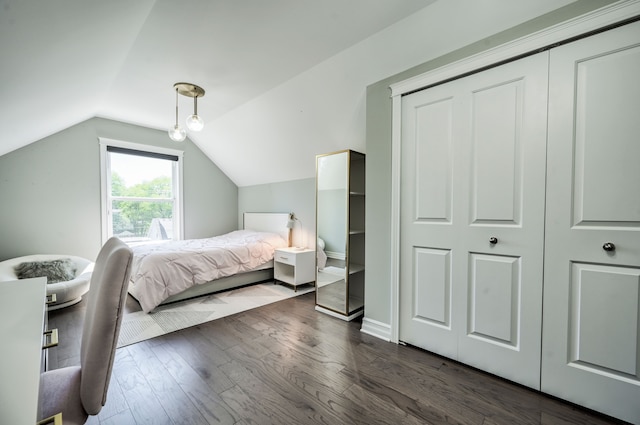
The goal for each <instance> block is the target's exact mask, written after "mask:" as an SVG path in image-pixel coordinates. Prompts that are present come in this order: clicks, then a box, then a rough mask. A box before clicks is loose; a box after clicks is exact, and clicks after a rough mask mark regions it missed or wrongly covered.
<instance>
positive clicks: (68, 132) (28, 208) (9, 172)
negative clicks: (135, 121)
mask: <svg viewBox="0 0 640 425" xmlns="http://www.w3.org/2000/svg"><path fill="white" fill-rule="evenodd" d="M98 137H105V138H110V139H116V140H124V141H128V142H133V143H140V144H148V145H154V146H160V147H165V148H172V149H180V150H183V151H184V158H183V164H184V174H183V177H184V193H183V196H184V237H185V238H198V237H208V236H212V235H216V234H221V233H225V232H229V231H231V230H235V229H236V228H237V227H236V225H237V219H236V217H237V202H238V188H237V187H236V185H235V184H233V182H231V180H229V178H228V177H227V176H226V175H224V174H223V173H222V172H221V171H220V170H219V169H218V167H216V166H215V165H214V164H213V163H212V162H211V161H210V160H209V159H208V158H207V157H206V156H205V155H204V154H203V153H202V151H200V149H198V148H197V147H196V146H195V145H194V144H193V143H191V142H190V141H189V140H188V139H187V140H186V141H185V142H184V143H182V144H180V145H179V146H178V145H176V144H175V143H173V142H172V141H171V140H169V138H168V137H167V133H166V132H165V131H159V130H152V129H148V128H144V127H139V126H134V125H130V124H124V123H120V122H117V121H111V120H106V119H102V118H92V119H90V120H87V121H85V122H82V123H80V124H78V125H75V126H72V127H69V128H68V129H65V130H63V131H61V132H59V133H56V134H53V135H51V136H49V137H46V138H44V139H42V140H39V141H37V142H35V143H32V144H30V145H27V146H25V147H23V148H20V149H17V150H15V151H12V152H9V153H8V154H6V155H2V156H0V200H1V201H0V205H1V206H0V261H1V260H5V259H8V258H13V257H17V256H21V255H27V254H68V255H79V256H81V257H86V258H89V259H93V258H95V256H96V255H97V253H98V251H99V249H100V247H101V246H102V242H103V241H102V240H101V217H102V213H101V206H100V154H99V144H98Z"/></svg>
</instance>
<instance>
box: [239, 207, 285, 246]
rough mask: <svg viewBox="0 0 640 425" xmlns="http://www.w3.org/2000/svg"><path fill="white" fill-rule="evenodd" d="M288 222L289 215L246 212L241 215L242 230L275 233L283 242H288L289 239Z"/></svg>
mask: <svg viewBox="0 0 640 425" xmlns="http://www.w3.org/2000/svg"><path fill="white" fill-rule="evenodd" d="M288 221H289V213H254V212H246V213H244V214H243V224H244V225H243V228H244V229H248V230H255V231H258V232H271V233H277V234H279V235H280V236H282V237H283V238H284V239H285V240H288V237H289V229H288V228H287V222H288Z"/></svg>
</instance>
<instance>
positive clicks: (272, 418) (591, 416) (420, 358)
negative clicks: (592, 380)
mask: <svg viewBox="0 0 640 425" xmlns="http://www.w3.org/2000/svg"><path fill="white" fill-rule="evenodd" d="M84 308H85V307H84V301H83V302H81V303H80V304H77V305H75V306H73V307H69V308H67V309H63V310H59V311H55V312H50V314H49V324H50V327H57V328H58V329H59V330H60V345H59V346H58V347H56V348H55V349H52V350H51V352H50V353H49V359H50V365H51V367H52V368H55V367H63V366H67V365H72V364H79V349H80V347H79V340H80V333H81V327H82V319H83V316H84ZM137 308H138V307H137V303H136V302H135V301H134V300H133V299H131V298H130V299H129V301H128V306H127V309H128V310H129V311H133V310H136V309H137ZM360 328H361V323H360V322H358V321H354V322H350V323H347V322H343V321H341V320H339V319H335V318H333V317H330V316H327V315H325V314H322V313H318V312H316V311H315V310H314V294H313V293H310V294H306V295H301V296H298V297H295V298H292V299H288V300H284V301H280V302H277V303H274V304H270V305H267V306H264V307H260V308H257V309H254V310H249V311H246V312H243V313H239V314H236V315H233V316H230V317H227V318H224V319H219V320H215V321H212V322H208V323H205V324H203V325H199V326H195V327H193V328H188V329H185V330H182V331H178V332H174V333H171V334H168V335H164V336H161V337H157V338H154V339H151V340H148V341H143V342H140V343H137V344H134V345H130V346H127V347H123V348H120V349H118V350H117V354H116V361H115V365H114V369H113V375H112V380H111V384H110V387H109V395H108V399H107V404H106V405H105V407H104V408H103V410H102V412H101V413H100V414H99V415H98V416H96V417H91V418H90V420H89V422H88V423H89V424H105V425H106V424H109V425H111V424H113V425H116V424H117V425H127V424H154V425H158V424H238V425H241V424H242V425H245V424H260V425H263V424H366V425H370V424H394V425H395V424H444V423H446V424H456V423H460V424H484V425H491V424H613V423H619V422H616V421H614V420H613V419H610V418H607V417H604V416H601V415H599V414H597V413H594V412H591V411H588V410H585V409H582V408H580V407H577V406H574V405H571V404H568V403H565V402H562V401H560V400H557V399H554V398H551V397H547V396H545V395H543V394H541V393H538V392H535V391H531V390H529V389H526V388H523V387H521V386H518V385H514V384H511V383H509V382H507V381H504V380H502V379H499V378H496V377H493V376H491V375H488V374H485V373H483V372H480V371H477V370H475V369H472V368H469V367H466V366H464V365H461V364H459V363H457V362H454V361H451V360H448V359H445V358H442V357H439V356H436V355H432V354H430V353H427V352H425V351H422V350H419V349H416V348H413V347H406V346H401V345H396V344H392V343H388V342H385V341H382V340H379V339H377V338H374V337H372V336H369V335H366V334H363V333H362V332H360Z"/></svg>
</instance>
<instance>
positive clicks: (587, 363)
mask: <svg viewBox="0 0 640 425" xmlns="http://www.w3.org/2000/svg"><path fill="white" fill-rule="evenodd" d="M639 76H640V23H634V24H630V25H627V26H625V27H621V28H619V29H615V30H611V31H608V32H605V33H602V34H599V35H596V36H593V37H589V38H587V39H584V40H581V41H578V42H574V43H571V44H567V45H565V46H562V47H559V48H556V49H553V51H552V53H551V60H550V103H549V142H548V143H549V147H548V152H549V160H548V174H547V183H548V184H547V186H548V189H547V193H548V198H547V214H548V215H547V222H546V231H547V234H546V243H545V287H544V332H543V355H542V390H543V391H545V392H547V393H550V394H553V395H556V396H559V397H561V398H563V399H566V400H570V401H573V402H576V403H578V404H581V405H584V406H587V407H590V408H592V409H595V410H599V411H601V412H604V413H607V414H609V415H612V416H616V417H619V418H622V419H625V420H627V421H630V422H634V423H640V403H639V400H640V84H639V83H638V78H639Z"/></svg>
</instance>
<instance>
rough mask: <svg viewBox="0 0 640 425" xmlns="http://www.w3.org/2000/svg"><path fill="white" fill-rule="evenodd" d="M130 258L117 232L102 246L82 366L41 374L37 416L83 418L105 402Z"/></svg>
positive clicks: (68, 419) (90, 299) (74, 420)
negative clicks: (60, 414)
mask: <svg viewBox="0 0 640 425" xmlns="http://www.w3.org/2000/svg"><path fill="white" fill-rule="evenodd" d="M132 258H133V253H132V251H131V249H130V248H129V247H128V246H127V245H126V244H125V243H124V242H122V241H121V240H119V239H117V238H111V239H109V240H108V241H107V242H106V243H105V244H104V246H103V247H102V249H101V250H100V253H99V254H98V258H97V259H96V263H95V267H94V270H93V274H92V276H91V286H90V290H89V293H88V295H87V309H86V314H85V319H84V324H83V330H82V341H81V347H80V366H70V367H66V368H62V369H54V370H51V371H47V372H44V373H43V374H42V377H41V378H42V379H41V380H40V396H39V412H38V417H39V419H43V418H48V417H50V416H53V415H55V414H58V413H60V412H61V413H62V421H63V423H64V424H65V425H73V424H84V423H85V422H86V420H87V418H88V415H96V414H98V413H99V412H100V410H101V409H102V406H104V404H105V403H106V400H107V390H108V388H109V381H110V378H111V369H112V367H113V360H114V357H115V353H116V344H117V342H118V334H119V332H120V324H121V323H122V317H123V315H124V302H125V298H126V296H127V285H128V282H129V275H130V274H131V260H132Z"/></svg>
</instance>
